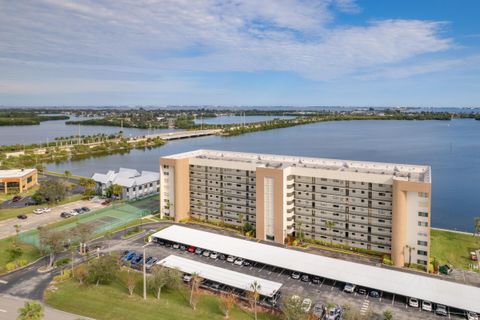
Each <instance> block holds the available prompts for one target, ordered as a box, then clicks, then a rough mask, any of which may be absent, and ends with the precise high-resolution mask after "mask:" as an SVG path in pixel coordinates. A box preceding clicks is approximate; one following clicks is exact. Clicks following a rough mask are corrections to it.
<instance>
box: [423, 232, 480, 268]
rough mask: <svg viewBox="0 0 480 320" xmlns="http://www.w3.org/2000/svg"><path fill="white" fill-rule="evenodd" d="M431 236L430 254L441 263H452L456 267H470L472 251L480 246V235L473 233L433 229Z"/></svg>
mask: <svg viewBox="0 0 480 320" xmlns="http://www.w3.org/2000/svg"><path fill="white" fill-rule="evenodd" d="M430 237H431V243H432V244H431V253H430V255H431V256H432V257H435V258H436V259H438V260H439V262H440V264H444V263H450V264H452V265H453V266H454V267H455V268H462V269H469V265H470V264H471V263H472V261H471V260H470V251H473V250H475V249H479V248H480V237H473V236H472V235H467V234H461V233H455V232H448V231H443V230H434V229H432V230H431V231H430Z"/></svg>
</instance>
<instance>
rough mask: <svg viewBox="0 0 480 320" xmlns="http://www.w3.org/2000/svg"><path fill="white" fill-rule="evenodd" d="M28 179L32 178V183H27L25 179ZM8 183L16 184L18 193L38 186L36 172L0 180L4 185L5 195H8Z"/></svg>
mask: <svg viewBox="0 0 480 320" xmlns="http://www.w3.org/2000/svg"><path fill="white" fill-rule="evenodd" d="M29 177H32V181H31V182H30V183H28V182H27V179H28V178H29ZM8 182H18V184H19V186H18V187H19V192H24V191H27V190H28V189H30V188H32V187H34V186H36V185H37V184H38V173H37V170H34V171H32V172H30V173H28V174H25V175H24V176H22V177H11V178H0V183H2V184H4V189H5V193H8V188H7V183H8Z"/></svg>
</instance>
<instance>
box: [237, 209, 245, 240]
mask: <svg viewBox="0 0 480 320" xmlns="http://www.w3.org/2000/svg"><path fill="white" fill-rule="evenodd" d="M244 219H245V215H244V214H243V213H239V214H238V220H239V221H240V228H242V235H243V220H244Z"/></svg>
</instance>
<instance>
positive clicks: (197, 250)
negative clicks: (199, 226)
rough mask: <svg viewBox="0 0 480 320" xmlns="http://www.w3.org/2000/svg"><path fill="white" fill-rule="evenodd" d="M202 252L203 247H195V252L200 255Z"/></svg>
mask: <svg viewBox="0 0 480 320" xmlns="http://www.w3.org/2000/svg"><path fill="white" fill-rule="evenodd" d="M202 252H203V249H202V248H197V249H195V254H198V255H200V254H202Z"/></svg>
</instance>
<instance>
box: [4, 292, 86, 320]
mask: <svg viewBox="0 0 480 320" xmlns="http://www.w3.org/2000/svg"><path fill="white" fill-rule="evenodd" d="M26 301H28V300H26V299H22V298H17V297H13V296H10V295H0V319H2V320H16V319H17V316H18V309H19V308H22V307H23V305H24V304H25V302H26ZM42 305H43V307H44V312H45V317H44V318H43V319H45V320H75V319H91V318H86V317H81V316H78V315H75V314H71V313H67V312H64V311H60V310H57V309H53V308H51V307H49V306H46V305H45V304H43V303H42Z"/></svg>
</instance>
